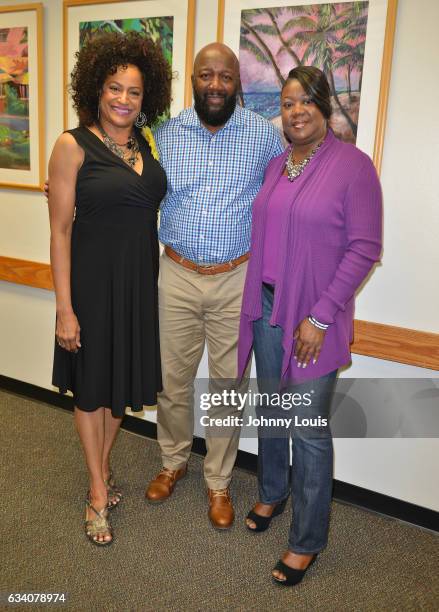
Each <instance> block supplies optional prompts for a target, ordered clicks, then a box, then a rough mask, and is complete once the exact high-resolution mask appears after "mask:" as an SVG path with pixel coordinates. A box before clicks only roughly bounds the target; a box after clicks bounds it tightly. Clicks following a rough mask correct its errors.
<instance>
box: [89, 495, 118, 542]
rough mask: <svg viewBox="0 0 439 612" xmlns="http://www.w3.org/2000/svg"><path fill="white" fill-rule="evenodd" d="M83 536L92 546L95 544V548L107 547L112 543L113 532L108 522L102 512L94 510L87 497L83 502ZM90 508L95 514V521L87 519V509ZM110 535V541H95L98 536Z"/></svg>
mask: <svg viewBox="0 0 439 612" xmlns="http://www.w3.org/2000/svg"><path fill="white" fill-rule="evenodd" d="M85 504H86V506H85V523H84V528H85V535H86V536H87V538H88V539H89V540H90V542H91V543H92V544H96V546H108V545H109V544H112V543H113V539H114V537H113V530H112V528H111V525H110V522H109V521H108V519H107V517H106V516H105V515H104V514H103V512H104V510H101V511H100V512H99V510H96V508H94V507H93V506H92V504H91V502H90V499H89V497H87V499H86V500H85ZM88 508H90V509H91V510H93V512H94V513H95V514H96V517H97V518H95V519H87V509H88ZM107 534H109V535H111V540H102V541H101V540H97V539H95V538H96V537H97V536H100V535H107Z"/></svg>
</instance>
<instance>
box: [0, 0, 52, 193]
mask: <svg viewBox="0 0 439 612" xmlns="http://www.w3.org/2000/svg"><path fill="white" fill-rule="evenodd" d="M43 79H44V75H43V5H42V4H18V5H16V6H1V7H0V187H8V188H13V189H34V190H40V189H41V188H42V186H43V183H44V175H45V157H44V138H45V126H44V116H45V113H44V80H43Z"/></svg>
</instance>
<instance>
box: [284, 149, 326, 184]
mask: <svg viewBox="0 0 439 612" xmlns="http://www.w3.org/2000/svg"><path fill="white" fill-rule="evenodd" d="M324 140H325V139H323V140H322V141H321V142H319V144H318V145H317V146H316V147H315V148H314V149H313V150H312V151H311V153H310V154H309V155H308V156H307V157H305V159H304V160H302V161H301V162H299V163H298V164H295V163H294V150H293V149H291V151H290V154H289V155H288V158H287V161H286V163H285V167H286V169H287V174H288V180H289V181H290V182H293V181H295V180H296V178H298V177H299V176H300V175H301V174H302V172H303V171H304V170H305V168H306V166H307V165H308V164H309V162H310V161H311V160H312V158H313V157H314V155H315V154H316V153H317V151H318V150H319V148H320V147H321V146H322V143H323V141H324Z"/></svg>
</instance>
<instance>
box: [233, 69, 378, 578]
mask: <svg viewBox="0 0 439 612" xmlns="http://www.w3.org/2000/svg"><path fill="white" fill-rule="evenodd" d="M281 106H282V124H283V129H284V132H285V134H286V136H287V137H288V139H289V140H290V142H291V143H292V144H291V146H290V147H289V148H288V149H287V150H286V151H285V153H283V154H282V155H280V156H279V157H277V158H275V159H273V160H272V161H271V163H270V164H269V166H268V168H267V171H266V174H265V181H264V184H263V186H262V188H261V191H260V192H259V194H258V196H257V198H256V200H255V202H254V206H253V229H252V242H251V256H250V261H249V266H248V272H247V279H246V284H245V289H244V297H243V304H242V315H241V329H240V338H239V371H240V374H241V375H242V373H243V372H244V370H245V366H246V364H247V362H248V358H249V354H250V351H251V348H252V346H253V349H254V353H255V360H256V370H257V378H258V388H259V391H260V392H261V393H264V394H265V393H266V394H268V395H267V396H265V397H268V398H270V400H271V401H268V402H267V404H265V405H260V406H259V407H258V416H259V417H261V416H265V417H270V418H276V419H280V420H279V421H277V423H279V425H278V427H277V428H273V427H264V426H260V427H259V432H258V436H259V459H258V461H259V469H258V482H259V501H258V503H256V505H255V506H254V508H253V509H252V510H251V511H250V513H249V514H248V516H247V519H246V524H247V527H248V528H249V529H250V530H252V531H255V532H260V531H264V530H265V529H267V528H268V526H269V524H270V522H271V520H272V519H273V517H274V516H277V515H279V514H280V513H281V512H282V511H283V509H284V507H285V503H286V501H287V498H288V497H289V495H290V493H291V495H292V505H293V523H292V526H291V529H290V534H289V539H288V550H287V551H286V552H285V553H284V554H283V556H282V558H281V559H280V560H279V561H278V563H277V564H276V566H275V568H274V569H273V572H272V576H273V578H274V580H275V581H276V582H277V583H279V584H282V585H286V586H291V585H294V584H297V583H299V582H300V581H301V580H302V578H303V576H304V575H305V572H306V571H307V569H308V568H309V567H310V566H311V565H312V563H314V561H315V560H316V558H317V555H318V553H319V552H320V551H321V550H322V549H323V548H324V547H325V546H326V544H327V539H328V525H329V514H330V505H331V493H332V470H333V447H332V436H331V431H330V428H329V426H328V425H327V419H328V417H329V408H330V400H331V393H332V391H333V388H334V384H335V379H336V374H337V370H338V369H339V368H340V367H341V366H344V365H346V364H347V363H349V361H350V352H349V344H350V342H351V341H352V325H353V315H354V296H355V291H356V290H357V289H358V288H359V286H360V285H361V283H362V282H363V280H364V279H365V278H366V276H367V274H368V273H369V271H370V270H371V268H372V266H373V264H374V262H376V261H378V259H379V257H380V252H381V219H382V198H381V188H380V184H379V181H378V177H377V174H376V171H375V168H374V166H373V164H372V162H371V160H370V159H369V157H368V156H367V155H365V154H364V153H362V152H361V151H360V150H359V149H357V148H356V147H355V146H353V145H351V144H346V143H343V142H341V141H339V140H337V138H336V137H335V136H334V134H333V132H332V131H331V129H330V128H329V127H328V122H329V118H330V114H331V102H330V89H329V85H328V82H327V80H326V77H325V75H324V74H323V73H322V72H321V71H320V70H318V69H317V68H313V67H298V68H294V69H293V70H291V72H290V73H289V75H288V79H287V81H286V83H285V85H284V87H283V90H282V98H281ZM281 388H282V394H285V393H288V394H289V395H288V396H286V395H283V396H282V398H281V399H282V400H285V398H287V399H288V398H289V399H290V400H291V399H292V398H293V397H294V398H295V400H294V401H293V402H292V403H293V404H295V406H294V407H293V408H292V409H291V410H288V411H286V410H285V408H282V407H279V406H276V404H278V403H279V401H273V398H274V397H277V400H278V399H279V394H278V392H279V390H280V389H281ZM292 393H296V394H299V395H298V396H297V395H295V396H292ZM290 404H291V402H290ZM285 405H289V404H286V402H285V401H284V406H285ZM287 417H290V418H291V417H293V423H292V425H291V426H290V427H289V429H288V428H286V427H283V426H282V424H283V423H286V421H285V420H283V419H286V418H287ZM290 437H291V438H292V443H293V466H292V468H290Z"/></svg>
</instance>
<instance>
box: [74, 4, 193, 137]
mask: <svg viewBox="0 0 439 612" xmlns="http://www.w3.org/2000/svg"><path fill="white" fill-rule="evenodd" d="M194 28H195V0H122V1H120V0H119V1H117V0H64V126H65V127H66V128H72V127H75V126H76V125H77V118H76V115H75V112H74V110H73V107H72V104H71V100H70V98H69V95H68V87H69V82H70V74H71V72H72V70H73V67H74V64H75V53H76V52H77V51H78V50H79V49H80V48H81V46H82V45H83V44H84V43H85V42H86V41H87V40H90V39H91V38H92V37H93V36H96V35H99V32H102V31H104V32H111V31H117V32H128V31H130V30H135V31H138V32H143V33H144V34H145V35H146V36H150V37H151V38H152V39H153V40H154V41H157V40H159V41H160V43H161V46H162V50H163V53H164V55H165V57H166V59H167V60H168V62H169V64H170V65H171V68H172V72H173V81H172V102H171V107H170V109H169V110H168V111H167V113H165V117H164V118H166V116H175V115H176V114H178V113H179V112H180V111H181V110H182V109H183V108H184V107H185V106H189V105H190V104H191V102H192V86H191V81H190V75H191V70H192V62H193V53H194Z"/></svg>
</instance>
